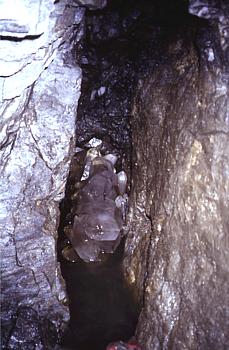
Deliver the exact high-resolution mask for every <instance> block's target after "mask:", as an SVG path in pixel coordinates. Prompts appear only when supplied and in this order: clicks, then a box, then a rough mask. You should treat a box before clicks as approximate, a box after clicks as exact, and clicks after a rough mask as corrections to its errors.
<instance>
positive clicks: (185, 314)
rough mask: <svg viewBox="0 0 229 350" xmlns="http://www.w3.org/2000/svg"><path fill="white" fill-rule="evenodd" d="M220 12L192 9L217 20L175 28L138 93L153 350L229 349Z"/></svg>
mask: <svg viewBox="0 0 229 350" xmlns="http://www.w3.org/2000/svg"><path fill="white" fill-rule="evenodd" d="M213 3H214V4H215V3H216V2H210V1H209V2H207V1H202V2H200V1H198V2H197V1H190V7H189V11H190V13H192V14H195V15H197V16H200V17H201V16H203V17H204V19H207V20H202V21H201V20H200V21H199V24H195V23H198V21H197V22H195V23H194V22H192V20H191V21H190V23H192V24H191V25H190V26H186V27H184V28H180V29H179V30H174V28H173V29H169V33H168V35H167V39H166V41H165V42H164V44H163V43H162V46H161V47H160V48H159V50H160V52H159V55H158V59H157V61H156V62H154V61H152V64H149V66H148V68H146V69H145V74H142V76H141V77H140V78H139V83H138V87H137V93H136V98H135V103H134V108H133V118H132V123H131V124H132V133H133V134H132V138H133V171H132V173H133V179H132V191H131V200H130V202H131V208H130V214H129V225H130V231H129V234H128V238H127V241H126V249H125V250H126V252H125V260H124V269H125V274H126V278H127V279H128V281H129V283H130V284H131V285H132V286H133V288H134V290H135V294H136V295H135V296H136V298H137V300H138V301H139V303H140V304H141V306H142V308H141V314H140V318H139V322H138V327H137V337H138V339H139V343H140V344H142V347H143V349H144V350H156V349H227V348H228V347H229V336H228V329H229V325H228V320H229V318H228V313H229V297H228V277H229V254H228V248H229V247H228V232H229V223H228V212H229V207H228V203H229V202H228V194H229V178H228V174H229V139H228V136H229V130H228V129H229V115H228V111H229V85H228V83H229V64H228V52H229V51H228V35H229V31H228V28H229V27H228V18H229V17H228V11H229V7H228V5H222V2H221V3H220V4H221V5H218V7H214V6H213V5H211V4H213ZM217 4H218V2H217ZM195 21H196V20H195ZM193 23H194V24H193ZM195 27H196V29H195Z"/></svg>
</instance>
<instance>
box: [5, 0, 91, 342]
mask: <svg viewBox="0 0 229 350" xmlns="http://www.w3.org/2000/svg"><path fill="white" fill-rule="evenodd" d="M3 5H4V3H3ZM3 5H2V4H1V6H3ZM30 5H31V6H32V7H33V11H32V13H29V15H28V16H27V17H23V18H19V15H20V14H21V15H23V14H24V13H28V11H29V9H28V2H24V1H21V2H18V3H17V6H19V7H20V8H21V12H20V11H18V12H16V8H15V11H8V14H7V13H6V12H1V14H0V16H1V15H3V14H5V17H4V18H8V19H9V23H11V25H13V26H14V28H15V31H14V32H13V31H12V28H10V27H9V26H8V24H7V23H8V22H7V23H6V21H5V19H4V18H3V19H2V20H1V21H0V28H1V35H2V36H1V50H0V51H1V53H0V55H1V64H0V75H1V78H0V80H1V88H0V90H1V106H0V109H1V155H0V157H1V161H0V162H1V185H0V186H1V191H0V192H1V195H0V196H1V209H0V216H1V222H0V224H1V239H2V251H1V270H2V295H1V297H2V300H1V301H2V313H1V317H2V334H1V343H2V344H1V346H2V349H19V348H20V349H38V348H39V349H54V348H55V344H56V343H57V342H58V341H59V339H60V331H61V328H62V327H63V326H64V324H65V323H66V321H67V320H68V317H69V316H68V310H67V307H66V306H65V305H63V302H64V300H65V297H66V293H65V289H64V282H63V280H62V277H61V274H60V270H59V264H58V262H57V257H56V255H57V254H56V240H57V225H58V217H59V201H60V200H61V198H62V197H63V196H64V188H65V183H66V178H67V174H68V169H69V162H70V158H71V156H72V153H73V149H74V128H75V114H76V108H77V101H78V98H79V93H80V83H81V70H80V68H79V67H78V66H77V64H76V62H75V58H74V57H73V53H72V48H73V47H72V44H73V43H74V42H77V41H79V40H80V37H81V36H82V19H83V14H84V11H83V12H82V9H79V8H77V7H75V6H71V5H70V3H69V2H68V4H66V2H63V1H62V2H61V3H56V4H54V3H53V1H44V2H39V5H40V8H38V7H37V5H38V3H36V4H35V2H32V1H31V2H30ZM33 5H34V6H33ZM35 5H36V6H35ZM22 9H23V11H22ZM8 10H9V8H8ZM10 15H11V17H12V16H14V15H15V16H16V17H15V21H16V22H17V23H19V24H18V25H16V24H15V25H14V21H13V19H12V18H11V17H10ZM29 16H31V18H30V17H29ZM25 19H26V20H28V23H27V22H26V23H25V22H23V20H25ZM36 19H37V21H35V20H36ZM16 22H15V23H16ZM27 24H28V25H27ZM40 24H42V25H41V26H40ZM21 25H22V27H23V28H24V29H25V31H22V30H21V27H20V26H21ZM31 26H32V27H31ZM34 28H36V30H37V31H35V32H34ZM24 29H23V30H24ZM17 33H19V34H20V35H19V36H20V38H18V35H17ZM22 34H23V35H22ZM15 36H17V38H15ZM38 77H39V78H38Z"/></svg>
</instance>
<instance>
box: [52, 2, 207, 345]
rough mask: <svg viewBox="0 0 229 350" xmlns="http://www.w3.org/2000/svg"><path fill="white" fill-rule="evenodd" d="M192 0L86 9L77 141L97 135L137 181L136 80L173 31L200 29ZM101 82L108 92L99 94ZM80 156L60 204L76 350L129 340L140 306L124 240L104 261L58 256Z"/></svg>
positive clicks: (71, 341) (68, 337) (70, 337)
mask: <svg viewBox="0 0 229 350" xmlns="http://www.w3.org/2000/svg"><path fill="white" fill-rule="evenodd" d="M187 6H188V2H187V1H175V2H173V3H171V1H160V2H158V3H156V4H154V3H153V2H151V1H141V2H139V1H136V0H130V1H110V2H109V5H108V6H107V7H106V8H105V9H103V10H97V11H89V10H87V12H86V22H85V32H86V34H85V37H84V40H83V42H80V43H79V44H78V46H77V47H76V56H77V59H78V60H79V62H80V65H81V67H82V69H83V81H82V93H81V98H80V101H79V106H78V116H77V120H76V146H78V147H82V148H84V146H85V144H86V143H87V142H88V141H89V140H90V139H91V138H92V137H96V138H99V139H101V140H102V141H103V143H104V144H105V147H106V149H108V150H110V151H111V152H114V153H116V154H118V156H119V159H118V166H119V167H120V168H124V169H125V171H126V172H127V174H128V181H129V192H130V191H131V185H132V181H131V179H132V147H131V116H132V101H133V98H134V93H135V88H136V84H137V81H139V79H141V77H146V76H147V74H148V67H149V66H151V67H152V66H154V67H155V69H156V68H157V62H161V61H162V60H165V61H166V59H167V58H166V57H165V56H164V55H163V51H164V47H165V46H167V45H169V43H170V42H171V41H173V40H174V37H177V36H180V35H181V36H185V37H186V38H187V40H189V38H190V36H193V35H195V31H196V29H197V27H198V26H199V25H200V23H201V20H199V19H198V18H195V17H193V16H190V15H189V14H188V11H187ZM101 87H103V89H104V91H105V92H104V93H102V94H100V93H99V91H100V88H101ZM76 169H77V157H76V156H75V157H74V158H73V160H72V163H71V170H70V175H69V179H68V183H67V186H66V195H65V199H64V200H63V201H62V203H61V205H60V209H61V220H60V226H59V242H58V251H59V259H60V261H61V267H62V274H63V277H64V279H65V282H66V285H67V292H68V296H69V308H70V316H71V320H70V325H69V328H68V330H67V331H66V333H65V335H64V338H63V341H62V344H63V346H64V348H69V349H78V350H81V349H82V350H89V349H91V348H93V349H94V350H104V349H105V348H106V345H107V344H108V343H110V342H113V341H117V340H123V341H127V340H128V339H130V338H131V337H132V336H134V333H135V327H136V324H137V320H138V315H139V311H140V305H137V303H136V302H135V300H134V298H133V293H132V292H133V291H131V290H130V289H129V288H128V286H127V285H126V283H125V282H124V278H123V273H122V259H123V252H124V248H123V247H124V244H125V238H124V239H123V240H122V243H121V244H120V246H119V248H118V249H117V251H116V252H115V253H114V254H113V255H111V256H110V257H109V258H108V259H107V260H106V261H105V262H101V263H85V262H83V261H80V260H79V261H77V262H76V263H71V262H67V261H66V260H65V259H63V258H62V256H61V249H62V248H63V245H64V242H65V240H66V236H65V235H64V233H63V232H64V227H65V226H66V225H67V224H68V223H69V222H72V220H73V217H71V214H70V211H71V207H72V205H73V203H72V200H71V196H72V194H73V192H74V190H73V188H74V181H76V180H75V179H76V176H77V175H76V172H75V171H76Z"/></svg>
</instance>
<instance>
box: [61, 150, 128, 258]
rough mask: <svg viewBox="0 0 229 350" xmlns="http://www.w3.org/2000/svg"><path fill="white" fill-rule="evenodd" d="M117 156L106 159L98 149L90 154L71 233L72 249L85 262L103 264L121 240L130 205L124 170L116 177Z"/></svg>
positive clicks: (88, 154)
mask: <svg viewBox="0 0 229 350" xmlns="http://www.w3.org/2000/svg"><path fill="white" fill-rule="evenodd" d="M116 161H117V156H115V155H114V154H107V155H105V156H102V155H101V154H100V152H99V150H98V147H97V148H96V147H94V148H91V149H90V150H89V151H88V152H87V156H86V159H85V164H84V171H83V175H82V177H81V183H80V189H79V191H78V194H77V205H76V211H75V216H74V223H73V229H71V230H69V231H68V232H67V235H68V238H69V239H70V241H71V244H72V247H73V248H74V250H75V251H76V253H77V254H78V256H79V257H80V258H81V259H83V260H84V261H85V262H89V261H100V260H101V256H102V254H107V253H113V252H114V251H115V249H116V248H117V246H118V245H119V243H120V240H121V229H122V226H123V223H124V221H125V213H126V206H127V200H128V197H127V194H126V193H125V191H126V184H127V176H126V174H125V172H124V171H121V172H120V173H118V174H116V170H115V167H114V166H115V163H116Z"/></svg>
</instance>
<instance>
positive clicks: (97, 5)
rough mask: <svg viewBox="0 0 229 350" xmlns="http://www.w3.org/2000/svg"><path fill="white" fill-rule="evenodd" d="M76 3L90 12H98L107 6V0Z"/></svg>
mask: <svg viewBox="0 0 229 350" xmlns="http://www.w3.org/2000/svg"><path fill="white" fill-rule="evenodd" d="M76 3H77V4H79V5H83V6H86V7H88V8H89V9H90V10H98V9H102V8H104V7H105V6H106V5H107V0H76Z"/></svg>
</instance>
